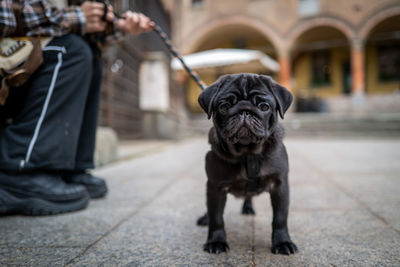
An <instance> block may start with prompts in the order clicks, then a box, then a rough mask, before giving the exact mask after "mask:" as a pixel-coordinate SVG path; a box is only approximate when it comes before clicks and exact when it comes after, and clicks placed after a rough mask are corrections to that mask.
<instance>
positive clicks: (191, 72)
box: [96, 0, 207, 90]
mask: <svg viewBox="0 0 400 267" xmlns="http://www.w3.org/2000/svg"><path fill="white" fill-rule="evenodd" d="M96 1H97V2H100V3H102V4H104V15H103V18H102V20H103V21H106V15H107V11H108V5H109V3H108V1H107V0H96ZM114 15H115V16H116V17H117V18H122V19H125V17H124V16H121V15H119V14H117V13H115V12H114ZM151 22H152V24H153V31H154V32H155V33H156V34H157V35H158V36H159V37H160V38H161V40H162V41H163V43H164V44H165V46H166V47H167V48H168V50H169V52H170V53H171V54H172V55H173V56H174V57H176V58H177V59H178V60H179V61H180V62H181V63H182V65H183V67H184V69H185V70H186V71H187V73H188V74H189V75H190V77H192V78H193V80H194V81H195V82H196V84H197V85H198V86H199V87H200V89H201V90H204V89H206V88H207V85H206V84H205V83H204V82H203V81H202V80H201V79H200V76H199V75H198V74H197V72H196V71H194V70H192V69H191V68H190V67H189V66H188V65H187V64H186V63H185V61H184V59H183V57H182V56H181V55H180V54H179V52H178V50H176V49H175V47H174V45H173V44H172V41H171V39H169V37H168V35H167V34H166V33H165V32H164V31H163V29H162V28H161V27H160V26H158V25H157V23H155V22H154V21H151Z"/></svg>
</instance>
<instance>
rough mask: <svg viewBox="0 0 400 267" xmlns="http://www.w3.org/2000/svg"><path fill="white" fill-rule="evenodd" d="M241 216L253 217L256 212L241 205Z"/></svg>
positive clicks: (250, 207)
mask: <svg viewBox="0 0 400 267" xmlns="http://www.w3.org/2000/svg"><path fill="white" fill-rule="evenodd" d="M242 214H243V215H255V214H256V212H255V211H254V209H253V207H252V206H248V205H243V208H242Z"/></svg>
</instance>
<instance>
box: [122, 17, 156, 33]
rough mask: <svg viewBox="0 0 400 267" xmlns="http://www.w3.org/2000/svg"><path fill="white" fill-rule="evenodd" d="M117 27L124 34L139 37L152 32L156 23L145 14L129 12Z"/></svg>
mask: <svg viewBox="0 0 400 267" xmlns="http://www.w3.org/2000/svg"><path fill="white" fill-rule="evenodd" d="M117 26H118V28H119V29H120V30H121V31H122V32H125V33H130V34H133V35H137V34H140V33H142V32H148V31H150V30H151V29H152V28H153V27H154V22H152V21H151V20H150V19H149V18H148V17H146V16H145V15H143V14H140V13H136V12H132V11H127V12H126V13H125V14H124V18H122V19H119V20H118V21H117Z"/></svg>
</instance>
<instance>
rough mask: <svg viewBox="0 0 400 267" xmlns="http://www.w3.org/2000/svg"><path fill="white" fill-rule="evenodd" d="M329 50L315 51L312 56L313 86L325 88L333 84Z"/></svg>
mask: <svg viewBox="0 0 400 267" xmlns="http://www.w3.org/2000/svg"><path fill="white" fill-rule="evenodd" d="M330 58H331V57H330V52H329V50H321V51H315V52H312V54H311V74H312V85H313V86H324V85H328V84H330V82H331V68H330V62H331V59H330Z"/></svg>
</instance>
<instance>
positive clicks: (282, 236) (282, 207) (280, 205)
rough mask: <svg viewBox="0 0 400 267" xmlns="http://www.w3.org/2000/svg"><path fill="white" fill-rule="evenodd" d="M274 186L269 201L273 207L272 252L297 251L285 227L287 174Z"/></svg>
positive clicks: (286, 216)
mask: <svg viewBox="0 0 400 267" xmlns="http://www.w3.org/2000/svg"><path fill="white" fill-rule="evenodd" d="M280 181H281V182H280V183H278V184H277V185H276V186H274V188H272V189H271V191H270V195H271V202H272V209H273V220H272V253H274V254H277V253H279V254H287V255H289V254H293V253H295V252H297V247H296V245H295V244H294V243H293V242H292V241H291V239H290V236H289V231H288V227H287V218H288V212H289V185H288V182H287V175H286V177H285V178H284V179H280Z"/></svg>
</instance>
